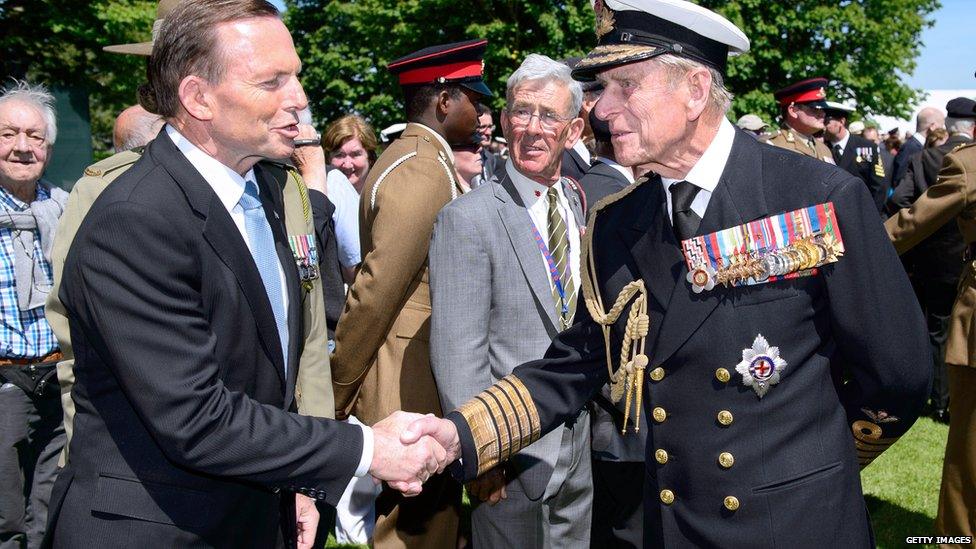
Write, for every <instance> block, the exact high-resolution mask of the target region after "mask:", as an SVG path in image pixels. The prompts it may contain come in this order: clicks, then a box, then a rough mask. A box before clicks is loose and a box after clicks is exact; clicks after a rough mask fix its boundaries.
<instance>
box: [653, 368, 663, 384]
mask: <svg viewBox="0 0 976 549" xmlns="http://www.w3.org/2000/svg"><path fill="white" fill-rule="evenodd" d="M662 379H664V368H662V367H660V366H658V367H657V368H654V369H653V370H651V380H653V381H661V380H662Z"/></svg>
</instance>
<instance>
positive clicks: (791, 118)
mask: <svg viewBox="0 0 976 549" xmlns="http://www.w3.org/2000/svg"><path fill="white" fill-rule="evenodd" d="M826 88H827V79H826V78H810V79H808V80H803V81H801V82H797V83H795V84H792V85H790V86H787V87H785V88H783V89H781V90H779V91H777V92H775V93H774V94H773V96H774V97H776V102H777V103H779V109H780V116H781V118H782V121H783V127H782V128H780V130H779V131H778V132H776V133H774V134H773V135H772V136H771V137H770V138H769V143H771V144H773V145H776V146H777V147H782V148H784V149H789V150H791V151H796V152H798V153H800V154H805V155H807V156H810V157H813V158H816V159H818V160H823V161H824V162H826V163H828V164H834V158H833V155H832V154H831V153H830V149H828V148H827V146H826V145H824V143H823V141H821V140H819V139H817V138H816V137H815V136H816V135H817V134H818V133H820V132H823V130H824V109H826V108H827V101H826V98H827V92H826V91H825V90H826Z"/></svg>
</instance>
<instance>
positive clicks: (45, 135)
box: [0, 82, 68, 548]
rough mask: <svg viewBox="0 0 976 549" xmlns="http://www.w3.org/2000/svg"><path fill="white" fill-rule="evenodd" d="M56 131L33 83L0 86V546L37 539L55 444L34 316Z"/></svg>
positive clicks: (53, 379) (50, 217) (52, 379)
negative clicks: (0, 88)
mask: <svg viewBox="0 0 976 549" xmlns="http://www.w3.org/2000/svg"><path fill="white" fill-rule="evenodd" d="M56 134H57V126H56V120H55V115H54V97H52V96H51V94H49V93H48V92H47V90H45V89H44V87H43V86H33V85H30V84H28V83H26V82H17V83H16V84H15V85H14V86H13V87H11V88H9V89H7V90H5V91H4V92H3V93H2V95H0V548H5V547H23V546H24V544H25V543H26V545H27V547H37V546H38V545H39V544H40V542H41V538H42V537H43V535H44V526H45V524H46V523H47V507H48V500H49V498H50V495H51V487H52V486H53V485H54V479H55V476H56V474H57V464H58V455H59V454H60V452H61V447H62V446H63V445H64V427H63V426H62V423H61V401H60V399H59V398H58V380H57V372H56V370H55V367H56V365H57V362H58V360H59V359H60V357H61V353H60V351H59V349H58V342H57V340H56V339H55V337H54V332H52V331H51V327H50V326H49V325H48V323H47V321H46V320H45V319H44V301H45V299H46V298H47V294H48V293H49V292H50V291H51V285H52V275H51V264H50V259H49V256H50V253H51V245H52V242H53V239H54V232H55V229H56V228H57V224H58V218H59V217H60V216H61V212H62V211H63V210H64V204H65V202H66V201H67V199H68V194H67V193H66V192H64V191H63V190H61V189H59V188H57V187H53V186H52V185H51V184H49V183H47V182H45V181H44V180H42V179H41V174H43V173H44V168H45V166H47V162H48V160H49V158H50V153H51V149H52V148H53V146H54V139H55V137H56Z"/></svg>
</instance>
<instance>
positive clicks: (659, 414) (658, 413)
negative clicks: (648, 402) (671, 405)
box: [651, 406, 668, 423]
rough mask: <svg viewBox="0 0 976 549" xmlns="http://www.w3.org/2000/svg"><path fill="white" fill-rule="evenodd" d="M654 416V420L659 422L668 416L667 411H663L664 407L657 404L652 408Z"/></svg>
mask: <svg viewBox="0 0 976 549" xmlns="http://www.w3.org/2000/svg"><path fill="white" fill-rule="evenodd" d="M651 415H653V416H654V421H656V422H658V423H661V422H663V421H664V420H665V419H667V417H668V413H667V412H665V411H664V408H661V407H660V406H657V407H655V408H654V411H653V412H652V414H651Z"/></svg>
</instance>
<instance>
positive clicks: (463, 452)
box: [402, 0, 929, 547]
mask: <svg viewBox="0 0 976 549" xmlns="http://www.w3.org/2000/svg"><path fill="white" fill-rule="evenodd" d="M604 1H605V7H604V6H602V5H601V6H600V8H601V9H599V17H598V19H597V21H598V29H597V30H598V36H599V37H600V39H599V45H598V46H597V47H596V48H595V49H594V50H593V51H592V52H591V53H590V54H589V55H588V56H587V57H586V58H585V59H584V61H583V62H581V63H580V65H579V66H578V67H577V68H576V69H575V71H574V76H575V77H577V78H582V79H589V78H598V79H599V80H600V81H601V82H603V83H604V84H605V85H606V89H605V90H604V92H603V95H602V96H601V98H600V101H599V102H598V103H597V105H596V113H597V116H598V117H600V118H602V119H605V120H607V121H608V122H609V123H610V128H611V132H612V134H613V145H614V150H615V152H616V154H617V159H618V161H619V162H620V163H621V164H625V165H641V164H647V165H649V166H650V167H651V170H652V173H651V174H649V176H648V177H646V178H643V179H642V180H641V181H639V182H638V183H636V184H634V185H632V186H631V187H629V192H622V193H618V194H617V195H615V197H616V199H615V200H607V201H604V202H603V203H602V204H601V207H600V208H597V209H596V210H595V212H594V213H591V214H590V222H589V227H588V229H587V233H586V234H587V239H588V241H589V242H588V245H584V253H585V254H586V256H585V258H584V259H583V260H582V261H581V263H582V264H583V265H584V266H585V267H584V269H585V273H586V275H585V276H584V280H583V282H584V284H583V292H584V301H585V304H586V306H585V307H579V308H578V309H577V315H576V318H575V321H574V325H573V326H572V327H571V328H569V329H568V330H566V331H565V332H563V333H561V334H560V335H559V336H557V338H556V339H555V340H554V342H553V345H552V346H551V347H550V349H549V350H548V351H547V353H546V356H545V358H543V359H542V360H539V361H534V362H531V363H528V364H525V365H522V366H520V367H518V368H516V369H515V370H514V372H513V373H512V374H511V375H510V376H507V377H505V378H504V379H502V380H501V381H499V382H498V383H497V384H495V385H494V386H492V387H490V388H488V389H487V390H486V391H484V392H483V393H481V394H480V395H478V396H477V397H476V398H475V399H472V400H471V401H469V402H467V403H465V404H463V405H462V406H461V407H459V408H458V409H457V410H456V411H453V412H451V413H449V414H448V415H447V416H446V420H445V419H437V418H430V417H427V418H422V419H420V420H418V421H417V422H415V423H414V424H413V425H411V426H410V427H409V428H408V429H407V430H406V431H405V432H404V433H403V435H402V436H403V437H404V440H413V439H415V438H416V437H419V436H421V435H424V434H431V435H433V436H435V437H436V438H438V440H439V441H440V442H441V444H443V445H445V447H446V448H448V449H449V451H450V452H451V455H458V456H460V457H461V458H462V459H461V460H460V461H459V462H458V463H456V464H455V465H454V466H453V467H454V468H455V470H456V472H459V474H460V475H461V476H463V478H465V479H470V478H473V477H475V476H476V475H478V474H480V473H482V472H484V471H487V470H489V469H490V468H491V467H493V466H495V465H496V464H497V463H498V462H500V461H504V460H506V459H508V458H509V457H510V456H511V455H512V454H514V453H515V452H518V451H519V450H520V449H521V448H523V447H525V446H526V445H528V444H531V443H532V442H533V441H534V440H536V439H537V438H538V437H539V436H540V435H541V434H543V433H545V432H547V431H548V430H550V429H552V428H554V427H555V426H557V425H558V424H559V423H560V422H561V421H565V419H566V418H567V417H570V415H571V414H573V413H575V411H576V410H578V409H579V408H580V407H581V406H583V405H584V404H585V403H586V401H587V400H588V399H590V398H591V397H592V396H593V394H594V393H596V391H597V390H599V388H600V387H601V386H602V385H603V384H604V383H606V381H607V380H608V377H609V379H610V381H611V396H612V397H614V398H621V399H623V401H624V403H625V406H624V408H625V410H628V412H629V411H630V410H631V409H634V408H635V405H636V409H635V410H634V411H633V412H629V415H630V418H629V422H630V423H637V422H635V419H636V418H635V416H637V415H639V414H641V413H643V414H645V415H644V417H645V418H646V419H647V423H648V424H649V429H648V430H647V431H648V432H647V447H646V468H645V469H646V474H644V475H642V476H643V477H644V478H642V479H641V478H635V479H634V481H635V482H641V481H643V482H645V491H644V493H645V500H644V504H645V505H644V524H645V531H644V545H645V546H647V547H661V546H664V547H683V546H722V547H755V546H779V547H818V546H828V545H829V546H838V547H870V546H872V545H873V535H872V532H871V527H870V524H869V520H868V514H867V511H866V509H865V505H864V500H863V497H862V492H861V483H860V475H859V471H860V468H861V467H864V466H866V465H868V464H869V463H870V462H871V461H872V460H873V459H874V458H875V457H876V456H877V455H879V454H880V453H881V452H882V451H884V450H885V449H886V448H887V447H888V446H889V445H891V444H892V443H893V442H894V441H895V440H896V439H897V438H898V437H900V436H901V435H902V434H903V433H904V432H905V431H906V430H907V429H908V428H909V427H910V426H911V425H912V423H914V421H915V419H916V418H917V416H918V414H919V410H920V409H921V407H922V405H923V404H924V401H925V396H926V391H927V387H928V383H929V373H928V371H927V370H926V369H922V368H918V365H919V364H922V363H924V362H925V361H926V360H927V359H928V351H927V346H926V344H925V342H926V334H925V328H924V324H923V321H922V316H921V313H920V311H919V308H918V304H917V302H916V301H915V299H914V298H913V297H912V293H911V287H910V285H909V283H908V280H907V278H906V276H905V274H904V272H903V271H902V269H901V268H900V266H899V263H898V258H897V256H896V255H895V253H894V250H893V249H892V247H891V245H890V244H888V242H887V241H886V235H885V232H884V229H883V228H882V226H881V222H880V220H879V218H878V214H877V210H876V209H875V206H874V202H873V200H872V199H871V196H870V195H869V194H868V192H867V190H866V189H865V187H864V184H863V183H862V182H861V181H860V180H858V179H856V178H854V177H853V176H851V175H850V174H848V173H846V172H844V171H843V170H840V169H838V168H837V167H835V166H832V165H829V164H826V163H824V162H820V161H818V160H814V159H808V158H804V157H803V156H800V155H795V154H791V153H788V152H785V151H782V150H780V149H778V148H775V147H767V146H765V145H763V144H762V143H759V142H757V141H756V140H755V139H754V138H752V137H750V136H749V135H747V134H745V133H743V132H741V131H739V130H736V129H735V128H733V127H732V125H731V123H729V122H728V121H727V119H726V117H725V113H726V111H727V109H728V104H729V99H730V96H729V94H728V92H727V91H726V90H725V88H724V85H723V81H722V78H723V74H724V73H725V67H726V59H727V55H728V54H729V53H733V52H743V51H746V50H747V49H748V47H749V41H748V39H747V38H746V36H745V35H744V34H743V33H742V32H741V31H740V30H739V29H738V28H736V27H735V26H734V25H733V24H732V23H730V22H729V21H727V20H725V19H724V18H722V17H721V16H719V15H717V14H715V13H713V12H711V11H708V10H706V9H704V8H701V7H699V6H697V5H694V4H692V3H690V2H679V1H674V0H671V1H668V2H663V1H653V0H628V1H627V2H626V3H624V2H622V1H614V0H604ZM892 318H897V319H899V322H890V321H889V320H890V319H892ZM618 357H620V358H621V362H622V364H613V363H612V362H616V361H617V358H618ZM611 358H612V359H613V360H612V361H611V360H610V359H611ZM611 370H612V371H611ZM642 405H643V407H644V410H641V407H642ZM626 415H627V413H625V417H626ZM648 416H649V417H648ZM626 423H627V421H625V424H626ZM638 424H639V423H638ZM642 432H643V430H642Z"/></svg>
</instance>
